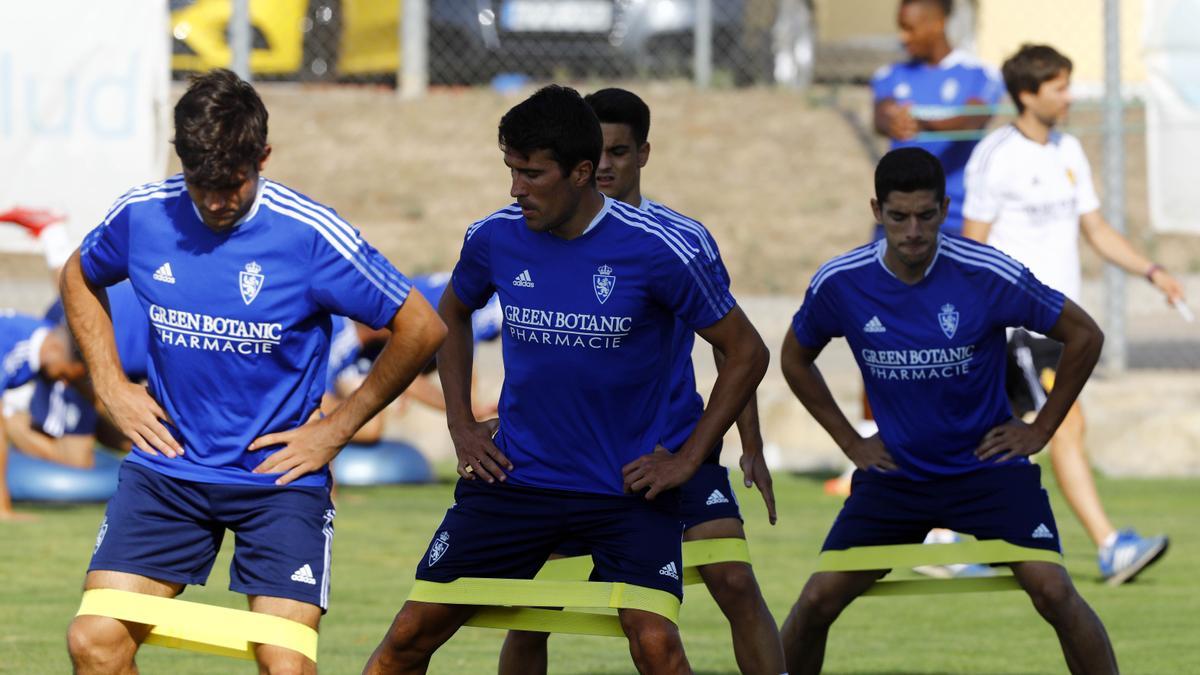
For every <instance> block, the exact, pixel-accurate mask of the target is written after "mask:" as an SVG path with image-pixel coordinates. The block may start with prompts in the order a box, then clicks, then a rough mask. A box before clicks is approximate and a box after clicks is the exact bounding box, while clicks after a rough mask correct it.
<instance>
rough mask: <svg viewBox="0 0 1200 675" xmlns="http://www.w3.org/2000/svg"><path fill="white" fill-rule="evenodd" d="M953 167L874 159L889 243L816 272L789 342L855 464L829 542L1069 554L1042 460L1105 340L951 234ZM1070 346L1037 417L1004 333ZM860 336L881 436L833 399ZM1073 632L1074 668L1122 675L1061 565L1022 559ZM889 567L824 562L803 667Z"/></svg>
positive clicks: (802, 623) (802, 608) (909, 152)
mask: <svg viewBox="0 0 1200 675" xmlns="http://www.w3.org/2000/svg"><path fill="white" fill-rule="evenodd" d="M948 201H949V200H948V198H947V197H946V195H945V177H944V174H943V173H942V167H941V164H940V163H939V162H938V161H937V159H936V158H935V157H933V156H932V155H930V154H929V153H927V152H925V151H924V150H920V149H918V148H904V149H900V150H893V151H892V152H890V153H888V154H887V155H886V156H884V158H883V159H882V160H881V161H880V162H879V165H878V166H877V167H876V169H875V199H872V200H871V208H872V210H873V211H874V212H875V216H876V218H878V219H879V222H881V223H883V224H884V227H885V229H886V233H887V236H886V238H885V239H884V240H882V241H879V242H876V243H874V244H869V245H867V246H863V247H860V248H858V249H855V250H853V251H851V252H849V253H847V254H845V255H842V256H839V257H837V258H834V259H833V260H831V261H829V262H828V263H826V264H825V265H824V266H822V267H821V268H820V269H819V270H817V273H816V274H815V275H814V276H813V280H812V282H811V284H810V286H809V289H808V293H807V295H806V296H805V299H804V304H803V305H802V306H801V307H800V310H799V311H798V312H797V313H796V315H795V318H794V319H793V321H792V330H791V331H789V333H788V336H787V337H786V338H785V340H784V344H783V352H782V357H781V358H782V366H783V374H784V377H785V378H786V379H787V382H788V385H789V386H791V388H792V391H793V392H795V394H796V396H797V397H798V398H799V399H800V402H801V403H803V404H804V407H805V408H807V409H808V411H809V413H811V414H812V416H813V417H814V418H816V420H817V421H818V422H819V423H820V424H821V426H822V427H824V428H825V430H826V431H827V432H829V435H830V436H832V437H833V439H834V441H835V442H837V444H838V446H839V447H841V448H842V451H843V452H845V453H846V456H847V457H849V458H850V460H851V461H853V462H854V464H855V466H857V467H858V471H856V472H855V474H854V479H853V489H852V490H851V492H850V496H849V497H848V498H847V499H846V503H845V505H844V506H843V507H842V511H841V513H839V514H838V517H837V520H835V521H834V524H833V527H832V529H831V530H830V532H829V535H828V537H827V538H826V539H825V543H824V545H823V549H824V550H843V549H848V548H853V547H858V546H872V545H887V544H904V543H917V542H920V541H921V540H922V539H923V538H924V537H925V533H926V532H927V531H928V530H929V528H931V527H935V526H941V527H948V528H951V529H953V530H955V531H958V532H965V533H967V534H971V535H974V536H976V537H977V538H979V539H1003V540H1005V541H1008V542H1010V543H1012V544H1016V545H1018V546H1024V547H1028V548H1043V549H1048V550H1052V551H1057V552H1061V544H1060V542H1059V538H1058V529H1057V527H1056V525H1055V522H1054V515H1053V513H1051V511H1050V501H1049V499H1048V497H1047V496H1046V492H1045V491H1044V490H1043V489H1042V487H1041V479H1040V469H1039V467H1038V466H1037V465H1035V464H1032V463H1030V462H1029V460H1028V459H1027V458H1028V456H1029V455H1032V454H1034V453H1036V452H1038V451H1039V450H1041V449H1042V448H1043V447H1044V446H1045V445H1046V443H1047V442H1048V441H1049V440H1050V438H1051V436H1053V435H1054V430H1055V429H1056V428H1057V427H1058V425H1059V424H1061V423H1062V421H1063V418H1064V417H1065V416H1066V414H1067V410H1068V409H1069V408H1070V407H1071V403H1072V402H1073V401H1074V400H1075V398H1076V397H1077V396H1078V395H1079V392H1080V391H1081V390H1082V389H1083V385H1084V383H1085V382H1086V381H1087V379H1088V376H1089V375H1090V374H1091V372H1092V368H1093V367H1094V366H1095V365H1096V361H1097V359H1099V357H1100V347H1101V344H1102V343H1103V341H1104V337H1103V335H1102V334H1101V332H1100V329H1099V328H1098V327H1097V326H1096V324H1095V322H1094V321H1092V319H1091V317H1089V316H1088V315H1087V313H1086V312H1084V311H1083V310H1082V309H1080V308H1079V306H1078V305H1076V304H1075V303H1073V302H1071V301H1070V300H1068V299H1066V298H1065V297H1064V296H1063V295H1062V293H1059V292H1058V291H1055V290H1053V289H1051V288H1049V287H1048V286H1045V285H1044V284H1042V283H1041V282H1039V281H1038V280H1037V279H1036V278H1035V277H1034V276H1033V275H1032V274H1031V273H1030V272H1029V270H1028V269H1026V268H1025V267H1022V266H1021V265H1020V264H1019V263H1017V262H1015V261H1014V260H1012V259H1011V258H1009V257H1008V256H1006V255H1004V254H1002V253H1000V252H999V251H996V250H995V249H993V248H990V247H988V246H984V245H982V244H977V243H975V242H971V241H967V240H965V239H961V238H958V237H950V236H946V235H944V234H939V233H938V227H939V225H940V224H941V221H942V219H943V218H944V217H945V214H946V207H947V206H948ZM1009 326H1024V327H1027V328H1029V329H1031V330H1035V331H1038V332H1040V333H1045V334H1047V335H1050V336H1052V337H1054V339H1056V340H1059V341H1061V342H1062V343H1063V344H1064V347H1063V356H1062V362H1061V367H1060V369H1059V375H1058V380H1057V383H1056V385H1055V387H1054V391H1053V392H1051V394H1050V396H1049V398H1048V400H1047V401H1046V404H1045V406H1043V407H1042V409H1041V411H1040V412H1039V413H1038V416H1037V418H1036V419H1035V420H1034V421H1033V422H1032V423H1030V424H1026V423H1024V422H1022V421H1021V420H1019V419H1017V418H1014V417H1013V414H1012V411H1011V409H1010V408H1009V405H1008V399H1007V397H1006V395H1005V391H1004V381H1005V329H1006V328H1007V327H1009ZM835 337H845V338H846V340H847V342H848V343H849V345H850V348H851V351H852V352H853V353H854V357H855V359H856V361H857V362H858V366H859V369H860V370H861V371H862V375H863V379H864V380H865V381H866V385H867V396H868V397H869V398H870V401H871V406H872V408H873V409H874V411H875V415H876V420H877V421H878V424H879V433H878V434H876V435H874V436H871V437H870V438H863V437H862V436H860V435H859V434H858V433H857V432H856V431H855V430H854V428H853V427H852V426H851V425H850V422H849V421H848V420H847V419H846V416H845V415H844V414H843V413H842V411H841V410H840V409H839V408H838V405H837V403H836V402H835V401H834V400H833V396H832V395H831V394H830V392H829V389H828V387H827V386H826V385H825V382H824V380H823V379H822V377H821V373H820V370H818V369H817V366H816V363H815V362H816V359H817V356H818V355H819V354H820V353H821V350H822V349H823V348H824V347H825V345H826V344H828V343H829V341H830V340H831V339H833V338H835ZM1012 569H1013V574H1014V576H1015V577H1016V579H1017V581H1018V582H1019V583H1020V584H1021V586H1022V587H1023V588H1024V589H1025V591H1026V593H1028V594H1029V596H1030V598H1031V599H1032V600H1033V604H1034V607H1035V608H1037V610H1038V612H1039V613H1041V615H1042V617H1044V618H1045V619H1046V620H1047V621H1048V622H1049V623H1050V624H1051V625H1053V626H1054V629H1055V632H1056V633H1057V634H1058V638H1059V642H1060V643H1061V644H1062V649H1063V654H1064V655H1065V657H1066V661H1067V665H1068V666H1069V667H1070V669H1071V672H1073V673H1115V672H1116V670H1117V667H1116V658H1115V657H1114V655H1113V651H1112V645H1111V644H1110V643H1109V641H1108V635H1107V634H1106V632H1105V630H1104V626H1103V624H1101V623H1100V619H1099V618H1098V617H1097V616H1096V614H1095V613H1094V612H1093V611H1092V610H1091V608H1090V607H1088V605H1087V603H1086V602H1085V601H1084V600H1083V598H1082V597H1080V596H1079V593H1078V592H1077V591H1076V590H1075V587H1074V586H1073V585H1072V583H1071V578H1070V577H1069V576H1068V575H1067V572H1066V569H1065V568H1063V567H1062V566H1061V565H1058V564H1054V563H1047V562H1021V563H1013V564H1012ZM887 572H888V570H878V571H865V572H818V573H816V574H813V575H812V577H810V578H809V580H808V583H807V584H806V585H805V586H804V590H803V591H802V592H801V593H800V598H799V599H798V600H797V601H796V604H795V606H794V607H792V610H791V613H790V614H789V615H788V618H787V621H786V622H785V623H784V626H783V641H784V649H785V650H786V652H787V665H788V671H789V672H791V673H793V675H795V674H796V673H817V672H819V671H820V670H821V663H822V661H823V659H824V654H825V641H826V638H827V637H828V634H829V628H830V626H831V625H832V624H833V622H834V620H835V619H837V617H838V615H839V614H840V613H841V611H842V610H843V609H844V608H845V607H846V606H847V605H848V604H849V603H850V602H851V601H852V600H854V598H855V597H857V596H858V595H860V594H861V593H863V592H864V591H866V590H867V589H868V588H869V587H870V586H871V585H872V584H873V583H875V581H876V580H877V579H879V578H880V577H882V576H883V575H884V574H886V573H887Z"/></svg>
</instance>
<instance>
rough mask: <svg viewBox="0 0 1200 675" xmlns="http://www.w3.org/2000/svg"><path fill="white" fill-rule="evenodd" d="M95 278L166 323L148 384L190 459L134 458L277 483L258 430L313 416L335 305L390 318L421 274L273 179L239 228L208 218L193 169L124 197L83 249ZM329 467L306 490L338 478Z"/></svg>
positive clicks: (368, 317)
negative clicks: (265, 467) (123, 290)
mask: <svg viewBox="0 0 1200 675" xmlns="http://www.w3.org/2000/svg"><path fill="white" fill-rule="evenodd" d="M80 260H81V262H82V264H83V271H84V274H86V275H87V277H88V279H89V280H91V281H92V282H93V283H96V284H100V285H105V286H111V285H112V284H115V283H117V282H119V281H121V280H122V279H126V278H128V279H129V280H130V281H131V282H132V285H133V289H134V292H135V293H136V294H137V298H138V300H139V302H140V303H141V305H142V306H143V307H144V308H145V310H146V313H147V317H148V319H149V321H150V324H151V326H152V328H153V331H154V332H153V336H152V337H153V339H152V340H151V341H150V363H149V373H148V379H149V386H150V392H151V394H152V395H153V396H154V398H155V400H157V401H158V402H159V404H160V405H162V407H163V409H164V410H165V411H166V413H167V415H168V416H169V417H170V418H171V419H172V420H173V421H174V422H175V426H172V425H168V428H169V429H171V432H172V433H173V434H174V435H175V438H176V439H177V440H178V441H179V442H180V444H182V445H183V447H184V449H185V454H184V455H183V456H182V457H178V458H176V459H168V458H166V457H163V456H159V455H152V454H149V453H145V452H142V451H140V450H134V452H133V453H132V454H131V455H130V461H133V462H137V463H138V464H142V465H145V466H148V467H150V468H152V469H153V470H155V471H159V472H160V473H163V474H166V475H169V476H173V477H176V478H182V479H187V480H195V481H200V482H208V483H231V484H259V485H266V484H271V483H273V482H274V480H275V479H276V478H277V477H278V474H254V473H252V471H253V469H254V467H256V466H258V464H259V463H261V462H262V461H263V460H264V459H266V458H267V457H268V456H269V455H270V454H271V452H273V451H274V450H278V447H277V446H276V447H271V448H267V449H264V450H260V451H257V452H248V451H247V450H246V448H247V447H248V446H249V445H250V443H251V442H252V441H253V440H254V439H255V438H258V437H259V436H262V435H264V434H268V433H273V432H277V431H286V430H288V429H294V428H296V427H298V426H300V425H302V424H304V423H305V422H306V421H307V420H308V418H309V415H310V414H311V413H312V412H313V411H314V410H316V409H317V407H318V405H319V404H320V400H321V394H322V392H323V391H324V388H325V376H326V369H327V367H328V363H329V341H330V330H331V320H330V315H331V314H341V315H344V316H349V317H351V318H354V319H355V320H357V321H361V322H362V323H365V324H368V325H370V326H373V327H377V328H378V327H382V326H384V325H386V324H387V323H389V322H390V321H391V319H392V317H393V316H394V315H395V314H396V312H397V311H398V310H399V309H400V306H401V305H403V304H404V301H405V299H406V298H407V297H408V291H409V288H410V285H409V282H408V279H406V278H405V277H404V275H402V274H400V273H399V272H397V271H396V269H395V268H394V267H392V265H391V264H390V263H389V262H388V261H387V260H386V259H385V258H384V257H383V256H381V255H380V254H379V253H378V252H377V251H376V250H375V249H374V248H372V247H371V246H370V244H368V243H367V242H366V241H364V240H363V239H362V237H361V236H360V235H359V233H358V231H357V230H356V229H354V228H353V227H351V226H350V225H349V224H348V223H346V221H344V220H342V218H340V217H339V216H338V215H337V213H336V212H335V211H334V210H333V209H331V208H329V207H327V206H324V205H322V204H320V203H318V202H315V201H312V200H311V199H309V198H308V197H305V196H304V195H301V194H299V193H297V192H295V191H293V190H291V189H289V188H287V187H285V186H283V185H280V184H279V183H276V182H274V181H270V180H267V179H265V178H261V179H260V180H259V185H258V191H257V193H256V196H255V199H254V204H253V206H252V207H251V209H250V211H248V212H247V213H246V215H245V216H243V218H242V219H241V220H240V221H238V224H237V225H236V226H235V227H234V228H233V229H232V230H231V231H228V232H224V233H216V232H213V231H212V230H210V229H209V228H208V227H206V226H205V225H204V223H203V221H201V219H200V215H199V213H198V212H197V211H196V208H195V206H194V205H193V204H192V201H191V199H190V198H189V197H188V193H187V190H186V188H185V186H184V181H183V176H182V174H180V175H176V176H173V177H171V178H169V179H167V180H165V181H162V182H159V183H151V184H148V185H144V186H141V187H138V188H134V189H133V190H130V191H129V192H127V193H126V194H125V195H124V196H122V197H121V198H120V199H119V200H117V203H116V204H115V205H114V206H113V207H112V209H111V210H110V211H109V212H108V215H106V216H105V218H104V221H103V222H102V223H101V224H100V225H99V226H98V227H97V228H96V229H95V230H93V231H92V232H91V233H90V234H88V236H87V237H86V238H85V239H84V242H83V245H82V246H81V247H80ZM328 475H329V473H328V469H322V470H321V471H320V472H317V473H314V474H310V475H307V476H303V477H301V478H300V479H298V480H296V481H295V482H294V483H292V484H293V485H298V486H314V485H325V484H327V482H328Z"/></svg>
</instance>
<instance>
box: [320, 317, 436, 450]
mask: <svg viewBox="0 0 1200 675" xmlns="http://www.w3.org/2000/svg"><path fill="white" fill-rule="evenodd" d="M415 300H419V301H420V302H419V304H418V303H417V302H415ZM410 304H411V305H413V306H410ZM445 334H446V329H445V326H443V325H442V322H441V320H440V319H439V318H438V316H437V314H435V313H434V312H433V310H432V309H431V308H430V307H429V304H428V303H426V302H425V301H424V299H422V298H419V296H418V297H417V298H410V299H409V301H408V302H406V303H405V304H404V306H403V307H401V308H400V310H399V312H397V315H396V319H394V320H393V321H392V336H391V337H390V338H388V341H387V343H386V344H385V345H384V347H383V351H381V352H380V353H379V358H377V359H376V360H375V365H374V366H372V367H371V370H370V372H368V373H367V377H366V379H364V380H363V383H362V385H361V386H359V388H358V389H356V390H355V391H354V392H353V393H352V394H350V396H349V398H347V399H346V401H345V402H344V403H343V404H342V405H341V406H339V407H338V408H337V409H336V410H335V411H334V412H333V414H332V415H330V421H331V423H333V424H335V425H337V426H338V427H339V428H340V429H341V430H342V431H343V433H344V435H345V437H346V438H350V437H351V436H353V435H354V432H356V431H358V429H359V428H360V427H362V426H363V425H364V424H366V422H367V420H369V419H371V418H372V417H374V416H375V415H377V414H379V412H380V411H382V410H383V409H384V408H385V407H387V405H388V404H389V403H391V402H392V401H393V400H395V398H396V397H397V396H399V395H400V392H402V391H404V389H405V388H406V387H407V386H408V385H409V384H410V383H411V382H412V381H413V379H414V378H416V377H417V375H418V374H419V373H420V372H421V370H422V369H423V368H424V367H425V364H426V363H428V362H429V359H430V358H432V357H433V354H434V352H435V351H437V348H438V346H439V345H441V342H442V339H443V338H444V337H445Z"/></svg>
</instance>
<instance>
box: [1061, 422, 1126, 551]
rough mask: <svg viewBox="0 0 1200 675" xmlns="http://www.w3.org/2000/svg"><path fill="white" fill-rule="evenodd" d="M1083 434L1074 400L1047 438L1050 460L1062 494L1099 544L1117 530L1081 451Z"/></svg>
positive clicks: (1082, 450) (1082, 425)
mask: <svg viewBox="0 0 1200 675" xmlns="http://www.w3.org/2000/svg"><path fill="white" fill-rule="evenodd" d="M1083 438H1084V419H1083V408H1082V407H1081V406H1080V405H1079V403H1078V402H1076V403H1075V405H1073V406H1071V410H1070V412H1068V413H1067V417H1066V419H1064V420H1063V423H1062V425H1061V426H1060V427H1059V428H1058V432H1057V433H1055V434H1054V438H1053V439H1051V441H1050V460H1051V463H1052V464H1053V465H1054V475H1055V477H1056V478H1057V479H1058V487H1059V489H1061V490H1062V492H1063V497H1064V498H1065V499H1066V500H1067V504H1069V505H1070V506H1071V510H1072V511H1074V512H1075V517H1076V518H1078V519H1079V522H1080V523H1083V527H1084V529H1086V530H1087V533H1088V536H1089V537H1091V538H1092V542H1093V543H1095V544H1096V547H1097V548H1099V547H1100V546H1102V545H1103V544H1104V541H1105V540H1106V539H1107V538H1108V537H1109V536H1110V535H1111V534H1112V533H1114V532H1116V528H1115V527H1113V524H1112V521H1110V520H1109V519H1108V514H1107V513H1105V512H1104V505H1103V504H1101V502H1100V494H1099V493H1098V492H1097V491H1096V479H1095V478H1094V477H1093V476H1092V466H1091V462H1089V461H1088V456H1087V453H1086V452H1085V451H1084V447H1083Z"/></svg>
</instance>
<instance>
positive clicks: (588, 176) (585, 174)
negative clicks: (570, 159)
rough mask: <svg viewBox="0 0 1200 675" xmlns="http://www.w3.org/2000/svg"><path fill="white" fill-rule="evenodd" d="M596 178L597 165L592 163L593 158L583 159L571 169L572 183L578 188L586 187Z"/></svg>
mask: <svg viewBox="0 0 1200 675" xmlns="http://www.w3.org/2000/svg"><path fill="white" fill-rule="evenodd" d="M595 178H596V165H595V164H592V160H590V159H585V160H583V161H582V162H580V163H578V164H576V165H575V168H574V169H571V183H572V184H573V185H574V186H575V187H577V188H582V187H586V186H587V185H588V184H590V183H592V182H593V181H594V180H595Z"/></svg>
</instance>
